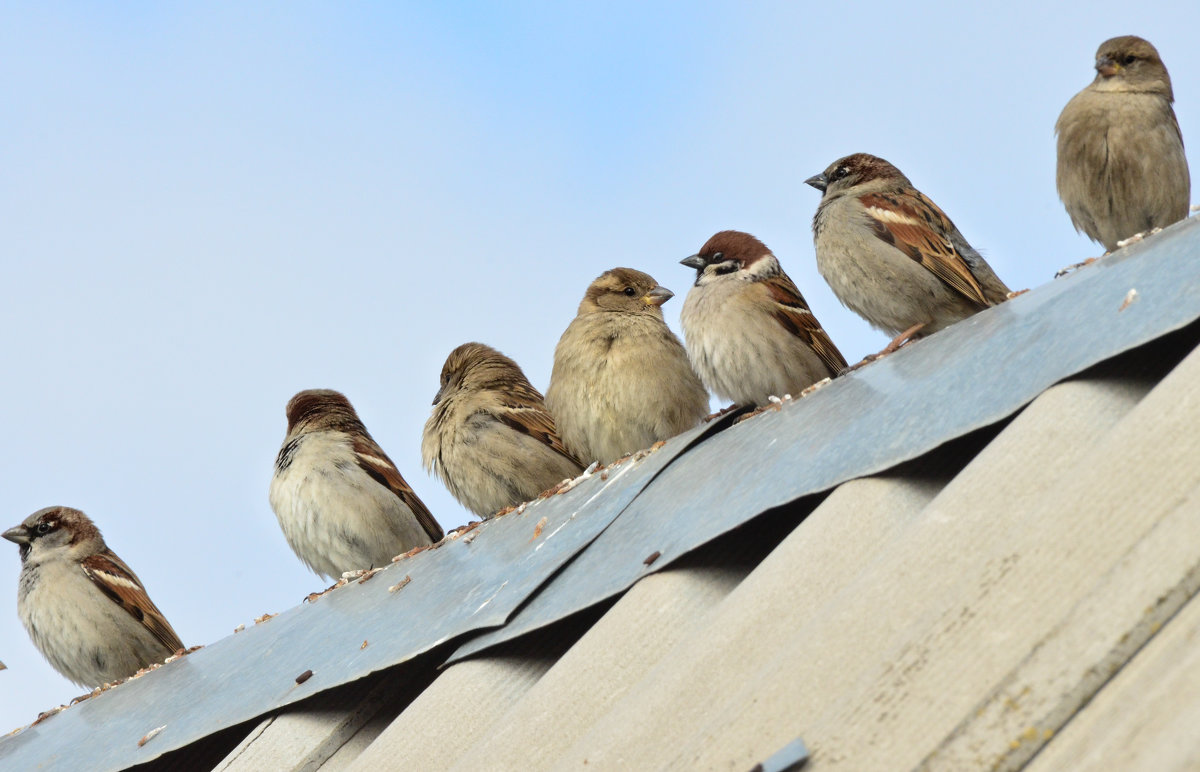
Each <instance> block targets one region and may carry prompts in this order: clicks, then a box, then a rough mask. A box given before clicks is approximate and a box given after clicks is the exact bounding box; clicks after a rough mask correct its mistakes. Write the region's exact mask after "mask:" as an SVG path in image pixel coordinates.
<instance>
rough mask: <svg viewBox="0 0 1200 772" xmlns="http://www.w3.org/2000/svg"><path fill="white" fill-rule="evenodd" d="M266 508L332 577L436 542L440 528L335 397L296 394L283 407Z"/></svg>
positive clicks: (310, 561) (299, 551)
mask: <svg viewBox="0 0 1200 772" xmlns="http://www.w3.org/2000/svg"><path fill="white" fill-rule="evenodd" d="M287 421H288V428H287V436H286V437H284V440H283V447H282V448H280V450H279V455H278V456H277V457H276V459H275V474H274V475H273V476H272V478H271V489H270V501H271V509H273V510H274V511H275V516H276V517H277V518H278V519H279V527H280V528H282V529H283V535H284V537H285V538H286V539H287V542H288V544H289V545H290V546H291V548H292V551H293V552H295V553H296V556H297V557H298V558H300V559H301V560H302V561H304V563H305V565H307V566H308V567H309V568H311V569H312V570H313V571H315V572H317V573H318V574H321V575H323V576H327V577H330V578H337V577H339V576H341V575H342V574H343V573H345V572H347V571H353V570H356V569H362V568H372V567H376V568H377V567H380V566H386V565H388V564H389V563H390V562H391V559H392V558H393V557H394V556H396V555H400V554H402V553H405V552H408V551H409V550H411V549H413V548H414V547H423V546H426V545H429V544H433V543H434V542H436V541H438V540H439V539H441V538H442V527H441V526H440V525H438V523H437V521H436V520H434V519H433V515H431V514H430V513H429V510H428V509H427V508H426V507H425V504H424V503H422V501H421V499H419V498H417V494H416V493H414V492H413V489H412V488H411V487H409V485H408V483H406V482H405V481H404V478H403V477H402V476H401V475H400V472H399V470H397V469H396V465H395V464H393V463H392V460H391V459H390V458H388V457H387V454H386V453H384V452H383V449H382V448H380V447H379V445H378V444H377V443H376V442H375V440H374V439H372V438H371V435H370V434H368V433H367V428H366V427H365V426H364V425H363V423H362V421H361V420H360V419H359V417H358V413H356V412H355V410H354V408H353V407H352V406H351V405H350V401H349V400H348V399H346V397H345V396H344V395H342V394H340V393H339V392H336V391H331V390H329V389H310V390H307V391H302V392H300V393H299V394H297V395H296V396H294V397H292V399H291V400H290V401H289V402H288V404H287Z"/></svg>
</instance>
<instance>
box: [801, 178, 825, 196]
mask: <svg viewBox="0 0 1200 772" xmlns="http://www.w3.org/2000/svg"><path fill="white" fill-rule="evenodd" d="M804 184H805V185H812V186H813V187H814V188H816V189H817V190H819V191H821V192H822V193H824V192H825V188H827V187H829V180H828V179H827V178H826V177H825V175H824V174H817V175H815V176H813V177H809V178H808V179H807V180H805V181H804Z"/></svg>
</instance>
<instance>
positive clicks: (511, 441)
mask: <svg viewBox="0 0 1200 772" xmlns="http://www.w3.org/2000/svg"><path fill="white" fill-rule="evenodd" d="M421 456H422V458H423V459H424V462H425V468H426V469H427V470H429V471H431V472H435V473H436V474H437V476H438V477H440V478H441V480H442V482H443V483H445V485H446V487H447V488H448V489H449V490H450V493H452V494H453V495H454V498H456V499H458V500H459V501H460V502H461V503H462V505H463V506H465V507H466V508H467V509H469V510H471V511H472V512H474V513H475V514H476V515H479V516H480V517H482V518H485V519H486V518H489V517H491V516H492V515H494V514H495V513H496V512H498V511H500V510H501V509H504V508H505V507H510V506H515V505H517V504H520V503H521V502H523V501H529V500H531V499H534V498H536V497H537V496H538V494H540V493H542V492H543V491H545V490H548V489H550V488H552V487H554V486H555V485H557V484H558V483H560V482H562V481H563V480H564V479H571V478H574V477H577V476H578V475H579V473H580V472H582V471H583V465H582V464H580V463H579V460H578V459H577V458H575V456H574V455H572V454H571V452H570V451H569V450H567V448H566V446H564V445H563V442H562V440H561V439H559V436H558V433H557V431H556V429H555V425H554V419H553V418H551V417H550V413H549V412H548V411H547V410H546V405H545V403H544V402H543V399H542V395H541V394H540V393H538V391H537V389H535V388H533V386H532V385H531V384H530V383H529V381H528V379H526V378H525V374H524V373H523V372H521V368H520V367H518V366H517V363H516V362H514V361H513V360H511V359H509V358H508V357H506V356H504V355H503V354H501V353H500V352H499V351H496V350H495V349H494V348H491V347H490V346H485V345H483V344H482V343H464V344H463V345H461V346H459V347H458V348H456V349H454V350H453V351H451V352H450V356H448V357H447V358H446V363H445V365H443V366H442V376H441V386H440V387H439V388H438V392H437V394H436V395H435V396H434V398H433V413H432V415H430V416H429V420H428V421H427V422H426V423H425V431H424V434H423V435H422V438H421Z"/></svg>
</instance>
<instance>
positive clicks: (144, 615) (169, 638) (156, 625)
mask: <svg viewBox="0 0 1200 772" xmlns="http://www.w3.org/2000/svg"><path fill="white" fill-rule="evenodd" d="M80 566H81V567H82V568H83V572H84V573H85V574H87V577H88V578H89V579H91V580H92V582H94V583H95V585H96V586H97V587H99V588H100V591H101V592H103V593H104V594H105V595H107V596H108V597H109V599H111V600H112V602H113V603H116V604H117V605H118V606H120V607H121V608H123V609H125V610H126V611H128V612H129V615H130V616H132V617H133V618H134V619H136V620H137V621H139V622H141V623H142V624H143V625H145V626H146V629H148V630H149V631H150V632H152V633H154V637H155V638H157V639H158V640H160V641H162V644H163V645H164V646H166V647H167V648H168V649H170V650H171V651H172V652H175V651H178V650H179V649H182V648H183V642H182V641H180V640H179V636H178V635H176V634H175V630H174V629H172V627H171V624H170V623H169V622H168V621H167V618H166V617H164V616H163V613H162V612H161V611H159V610H158V607H157V606H155V605H154V603H153V602H152V601H151V600H150V596H149V595H147V594H146V588H145V587H143V586H142V583H141V581H139V580H138V578H137V575H136V574H134V573H133V571H132V570H130V568H129V566H127V565H125V562H124V561H123V560H121V559H120V558H119V557H117V556H116V555H115V554H114V553H113V551H112V550H105V551H104V552H101V553H100V554H98V555H92V556H91V557H88V558H84V559H83V562H82V563H80Z"/></svg>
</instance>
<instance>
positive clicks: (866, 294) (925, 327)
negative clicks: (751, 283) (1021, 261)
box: [805, 153, 1008, 353]
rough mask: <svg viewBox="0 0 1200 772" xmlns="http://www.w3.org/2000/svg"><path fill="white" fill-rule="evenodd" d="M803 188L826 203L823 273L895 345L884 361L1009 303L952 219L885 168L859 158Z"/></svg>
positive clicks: (816, 223)
mask: <svg viewBox="0 0 1200 772" xmlns="http://www.w3.org/2000/svg"><path fill="white" fill-rule="evenodd" d="M805 183H807V184H809V185H811V186H813V187H814V188H816V189H817V190H819V191H821V192H822V193H823V195H822V196H821V203H820V205H819V206H818V207H817V214H816V216H815V217H813V242H814V243H815V245H816V250H817V270H818V271H820V272H821V276H823V277H824V278H825V281H826V282H828V283H829V286H830V288H831V289H832V290H833V294H834V295H836V296H837V298H838V300H840V301H841V302H842V304H843V305H845V306H846V307H847V308H849V309H850V310H851V311H854V312H855V313H856V314H858V315H859V316H861V317H862V318H864V319H866V320H867V321H868V322H869V323H870V324H871V326H872V327H875V328H876V329H879V330H883V331H884V332H887V333H888V334H890V335H894V336H896V338H895V340H893V341H892V343H891V344H889V346H888V348H886V349H884V352H885V353H886V352H890V351H892V350H895V348H898V347H899V346H900V345H902V344H903V343H904V342H905V341H906V340H909V339H912V338H918V337H922V336H925V335H931V334H933V333H935V332H937V331H938V330H940V329H942V328H944V327H947V326H949V325H951V324H954V323H955V322H957V321H959V320H960V319H965V318H966V317H968V316H970V315H972V314H974V313H975V312H977V311H982V310H983V309H985V308H987V307H988V306H994V305H996V304H997V303H1001V302H1003V301H1004V300H1005V299H1007V297H1008V287H1006V286H1005V285H1004V282H1002V281H1000V279H999V278H998V277H997V276H996V274H995V273H994V272H993V271H992V269H991V266H989V265H988V264H987V262H986V261H985V260H984V259H983V257H981V256H980V254H979V253H978V252H976V251H975V250H974V249H973V248H972V247H971V245H970V244H968V243H967V240H966V239H965V238H963V235H962V234H961V233H959V232H958V228H956V227H954V223H952V222H951V221H950V218H949V217H947V216H946V214H945V213H944V212H943V211H942V210H941V209H939V208H938V206H937V204H935V203H933V202H932V201H930V200H929V198H928V197H926V196H925V194H924V193H922V192H921V191H919V190H917V189H916V188H914V187H913V184H912V183H911V182H909V180H908V178H907V177H905V176H904V175H903V174H902V173H901V172H900V170H899V169H897V168H896V167H895V166H892V165H891V164H890V163H888V162H887V161H885V160H883V159H882V158H877V157H876V156H873V155H868V154H866V153H855V154H854V155H849V156H846V157H845V158H841V159H838V160H837V161H834V162H833V163H832V164H831V165H830V166H829V168H827V169H826V170H825V171H823V172H821V173H820V174H818V175H816V176H815V177H809V178H808V179H807V180H805Z"/></svg>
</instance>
